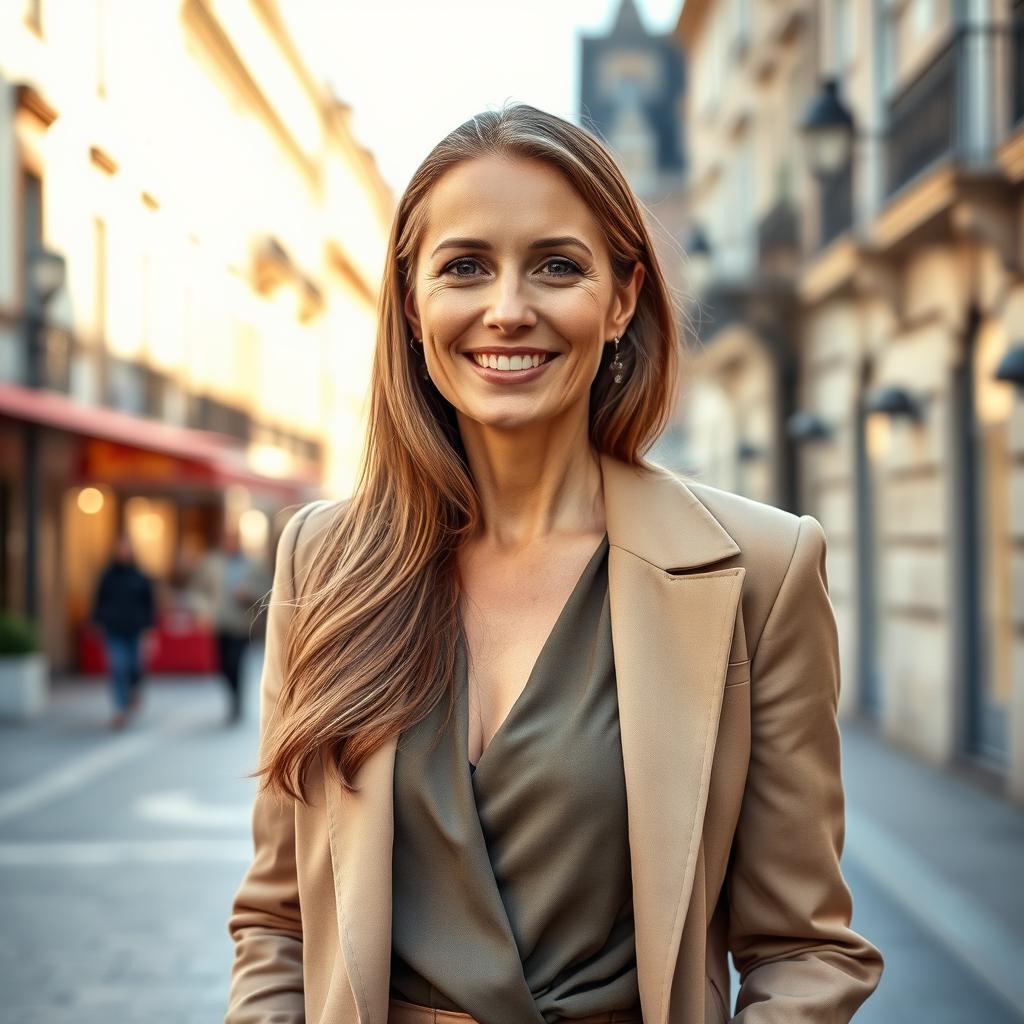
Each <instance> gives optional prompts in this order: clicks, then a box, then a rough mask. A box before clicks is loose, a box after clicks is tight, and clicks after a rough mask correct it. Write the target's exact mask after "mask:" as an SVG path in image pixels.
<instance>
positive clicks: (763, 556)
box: [684, 479, 828, 636]
mask: <svg viewBox="0 0 1024 1024" xmlns="http://www.w3.org/2000/svg"><path fill="white" fill-rule="evenodd" d="M684 482H685V483H686V486H687V487H688V488H689V489H690V491H691V492H692V493H693V495H694V496H695V497H696V498H697V499H698V501H700V502H701V504H703V505H704V507H705V508H706V509H707V510H708V512H710V513H711V515H713V516H714V517H715V519H717V520H718V522H719V523H721V525H722V526H723V528H724V529H725V530H726V531H727V532H728V533H729V534H730V536H731V537H732V538H733V540H735V541H736V544H737V545H738V546H739V549H740V550H739V553H738V554H737V555H735V556H734V557H733V559H732V563H731V564H734V565H742V566H743V567H744V568H745V569H746V576H745V579H744V591H745V594H746V596H745V599H744V614H745V616H747V621H748V623H749V624H750V625H751V626H752V627H753V628H754V633H755V635H758V636H759V635H760V632H761V627H762V626H763V625H764V624H765V623H766V621H767V619H768V617H769V615H770V613H771V611H772V609H773V608H774V607H775V605H776V604H777V603H778V598H779V596H780V594H782V592H783V584H784V583H786V581H787V580H788V581H789V586H788V587H787V590H790V589H796V590H803V591H805V592H806V591H807V590H808V588H812V589H814V590H817V589H819V587H824V589H825V590H826V592H827V586H828V579H827V574H826V569H825V563H826V557H827V547H828V545H827V539H826V535H825V531H824V529H823V528H822V525H821V523H820V522H819V521H818V520H817V519H816V518H815V517H814V516H812V515H809V514H806V513H805V514H802V515H798V514H795V513H793V512H789V511H787V510H786V509H782V508H778V507H777V506H775V505H769V504H768V503H766V502H763V501H757V500H755V499H753V498H748V497H745V496H744V495H741V494H735V493H734V492H732V491H726V490H723V489H722V488H719V487H713V486H711V485H710V484H705V483H699V482H696V481H692V480H689V479H684Z"/></svg>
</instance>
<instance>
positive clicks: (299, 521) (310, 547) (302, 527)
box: [276, 498, 351, 584]
mask: <svg viewBox="0 0 1024 1024" xmlns="http://www.w3.org/2000/svg"><path fill="white" fill-rule="evenodd" d="M350 500H351V499H350V498H341V499H337V500H332V499H321V500H318V501H311V502H308V503H307V504H305V505H302V506H301V507H300V508H298V509H297V510H295V511H294V512H293V513H292V515H291V517H290V518H289V520H288V522H287V523H285V526H284V529H283V530H282V531H281V537H280V540H279V541H278V544H277V559H276V573H277V575H278V578H280V577H281V575H282V574H284V573H287V576H288V579H289V580H290V581H291V582H292V583H293V584H294V582H295V581H296V580H299V581H301V580H302V579H304V578H305V576H306V573H307V572H308V571H309V567H310V566H311V565H312V563H313V559H314V557H315V555H316V552H317V551H318V550H319V549H320V547H321V546H322V545H323V544H324V542H325V541H326V540H327V539H328V538H329V537H330V536H331V535H332V534H333V530H332V527H333V526H335V525H336V524H337V523H338V522H339V520H340V518H341V514H342V512H343V511H344V509H345V506H346V505H347V504H348V503H349V501H350Z"/></svg>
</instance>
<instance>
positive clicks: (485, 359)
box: [463, 352, 559, 384]
mask: <svg viewBox="0 0 1024 1024" xmlns="http://www.w3.org/2000/svg"><path fill="white" fill-rule="evenodd" d="M463 354H464V355H465V357H466V359H467V360H468V362H469V363H470V365H471V366H472V367H473V369H474V370H475V371H476V372H477V373H478V374H480V376H481V377H482V378H483V379H484V380H486V381H489V382H491V383H495V384H514V383H519V382H522V381H529V380H534V379H535V378H536V377H539V376H540V375H541V374H542V373H544V371H545V368H546V367H548V366H550V365H551V363H553V362H554V361H555V360H556V359H557V358H558V357H559V353H558V352H545V353H529V354H526V355H513V356H506V355H502V356H498V355H495V354H494V353H482V352H465V353H463Z"/></svg>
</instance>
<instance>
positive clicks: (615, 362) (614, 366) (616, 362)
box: [608, 336, 622, 384]
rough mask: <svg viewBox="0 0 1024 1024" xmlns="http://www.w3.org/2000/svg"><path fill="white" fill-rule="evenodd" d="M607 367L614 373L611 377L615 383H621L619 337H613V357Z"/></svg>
mask: <svg viewBox="0 0 1024 1024" xmlns="http://www.w3.org/2000/svg"><path fill="white" fill-rule="evenodd" d="M608 368H609V369H610V370H611V371H612V373H613V374H614V376H613V377H612V380H614V381H615V383H616V384H621V383H622V360H621V359H620V358H619V339H618V337H617V336H616V338H615V358H614V359H612V361H611V363H610V364H609V367H608Z"/></svg>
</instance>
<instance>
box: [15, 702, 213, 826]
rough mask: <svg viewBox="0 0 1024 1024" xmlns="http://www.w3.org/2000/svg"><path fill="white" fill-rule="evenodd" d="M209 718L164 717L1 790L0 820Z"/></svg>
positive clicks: (62, 792)
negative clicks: (156, 724) (154, 725)
mask: <svg viewBox="0 0 1024 1024" xmlns="http://www.w3.org/2000/svg"><path fill="white" fill-rule="evenodd" d="M208 720H209V717H208V716H205V717H201V716H198V715H195V714H191V715H178V716H176V717H174V718H171V719H168V720H166V721H164V722H163V723H162V724H161V725H160V726H159V727H158V728H155V729H149V730H147V731H146V732H137V733H131V734H128V735H121V736H116V737H113V738H111V739H108V740H106V741H105V743H104V745H103V746H102V747H99V748H98V749H96V750H91V751H89V752H88V753H87V754H83V755H82V756H81V757H76V758H72V759H71V760H70V761H66V762H65V763H64V764H62V765H58V766H57V767H56V768H54V769H52V770H51V771H49V772H45V773H44V774H42V775H40V776H39V777H38V778H35V779H32V780H31V781H29V782H26V783H24V784H23V785H21V786H15V787H13V788H12V789H8V790H3V791H0V822H4V821H9V820H10V819H11V818H15V817H17V816H18V815H19V814H25V813H26V812H27V811H34V810H37V809H38V808H39V807H41V806H42V805H43V804H47V803H50V802H51V801H53V800H57V799H59V798H60V797H62V796H66V795H67V794H68V793H71V792H73V791H74V790H76V789H81V788H82V787H83V786H84V785H86V784H87V783H89V782H91V781H92V780H93V779H95V778H96V777H97V776H99V775H102V774H103V773H104V772H109V771H110V770H111V769H112V768H116V767H117V766H118V765H119V764H121V763H122V762H123V761H128V760H130V759H131V758H133V757H138V756H139V755H140V754H143V753H145V752H146V751H147V750H150V749H151V748H153V747H155V746H156V745H157V744H159V743H162V742H164V741H165V740H166V739H168V738H170V737H173V736H180V735H182V734H183V733H186V732H188V731H190V730H191V729H193V728H196V727H199V726H201V724H202V723H203V722H206V721H208Z"/></svg>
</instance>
